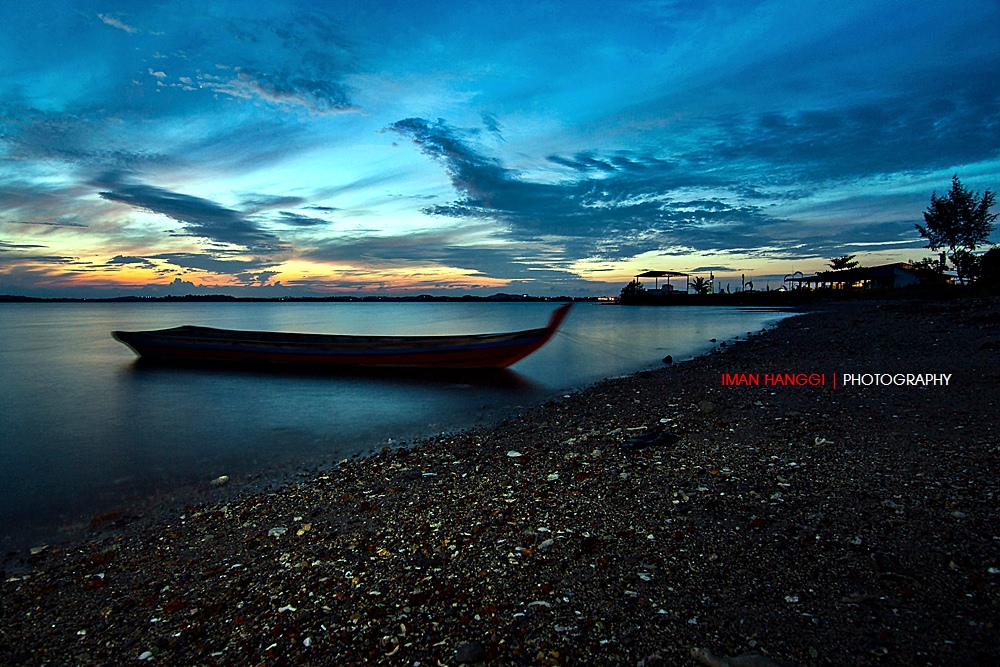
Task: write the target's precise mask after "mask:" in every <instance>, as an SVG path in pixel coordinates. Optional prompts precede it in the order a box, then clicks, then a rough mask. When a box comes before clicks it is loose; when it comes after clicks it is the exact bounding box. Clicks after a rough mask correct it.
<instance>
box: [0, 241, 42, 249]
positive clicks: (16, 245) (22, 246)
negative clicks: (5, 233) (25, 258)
mask: <svg viewBox="0 0 1000 667" xmlns="http://www.w3.org/2000/svg"><path fill="white" fill-rule="evenodd" d="M44 247H45V246H43V245H36V244H32V243H7V242H6V241H0V252H10V251H12V250H23V249H25V248H44Z"/></svg>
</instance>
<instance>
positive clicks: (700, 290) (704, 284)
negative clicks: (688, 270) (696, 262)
mask: <svg viewBox="0 0 1000 667" xmlns="http://www.w3.org/2000/svg"><path fill="white" fill-rule="evenodd" d="M711 286H712V284H711V283H710V282H708V280H707V279H705V278H702V277H701V276H698V277H697V278H695V279H694V280H692V281H691V288H692V289H693V290H694V293H695V294H708V290H709V288H710V287H711Z"/></svg>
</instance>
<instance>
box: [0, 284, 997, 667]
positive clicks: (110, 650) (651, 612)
mask: <svg viewBox="0 0 1000 667" xmlns="http://www.w3.org/2000/svg"><path fill="white" fill-rule="evenodd" d="M743 338H745V340H740V341H738V342H735V343H730V344H727V345H725V346H721V345H720V346H719V347H718V348H717V350H716V351H715V352H713V353H711V354H709V355H706V356H703V357H700V358H698V359H695V360H693V361H690V362H685V363H682V364H675V365H670V366H666V365H665V366H664V367H663V368H662V369H658V370H655V371H648V372H643V373H640V374H638V375H635V376H632V377H628V378H621V379H612V380H608V381H605V382H602V383H599V384H597V385H594V386H592V387H589V388H587V389H585V390H582V391H579V392H575V393H572V394H569V395H567V396H564V397H561V398H559V399H557V400H552V401H549V402H548V403H546V404H544V405H541V406H537V407H535V408H531V409H530V410H526V411H525V412H524V413H522V414H520V415H517V416H511V417H510V418H508V419H507V420H505V421H503V422H501V423H499V424H495V425H491V426H489V427H482V428H476V429H472V430H468V431H462V432H459V433H454V434H448V435H442V436H438V437H434V438H429V439H426V440H423V441H420V442H417V443H412V444H410V445H409V446H407V447H405V448H401V449H393V450H384V451H383V452H382V453H380V454H378V455H374V456H372V457H370V458H367V459H363V460H352V461H349V462H344V463H343V464H341V465H340V466H339V467H337V468H335V469H330V470H307V471H306V470H304V471H302V472H301V474H300V475H299V476H298V481H296V482H294V483H291V484H288V485H285V486H281V487H277V488H273V489H270V490H267V491H259V490H257V491H253V492H250V491H246V490H241V488H240V484H241V482H240V480H238V479H234V480H232V481H231V482H230V483H229V484H228V485H227V486H224V487H220V488H215V487H212V486H210V485H209V484H208V483H207V482H206V484H205V489H204V492H203V493H202V494H201V500H202V501H201V502H200V503H199V504H198V505H195V506H189V507H185V508H182V509H179V510H176V511H172V512H170V513H165V515H164V516H157V517H153V516H149V515H148V514H147V515H146V516H144V517H134V516H130V515H128V514H127V513H125V514H121V515H115V516H108V517H95V519H94V521H93V522H92V528H91V535H90V537H89V539H87V540H86V541H82V542H74V543H65V544H50V545H47V546H45V547H42V545H39V547H38V548H37V549H35V550H34V553H32V554H28V553H16V554H7V555H6V557H5V559H4V562H3V568H4V572H3V574H4V577H3V579H4V582H3V584H2V586H3V588H2V597H0V610H2V613H0V664H4V665H70V664H73V665H112V664H114V665H118V664H125V663H134V662H136V661H142V663H141V664H162V665H345V666H346V665H352V664H354V665H362V664H394V665H395V664H398V665H422V666H437V665H456V664H474V663H477V662H484V663H487V664H514V665H520V664H524V665H575V664H593V665H616V664H621V665H643V666H645V667H652V666H654V665H696V664H699V663H697V662H696V661H695V659H694V657H692V654H691V651H692V649H693V648H703V649H708V650H710V651H712V652H713V653H714V654H715V655H716V656H723V657H724V656H740V655H742V654H745V653H748V652H749V653H756V654H759V656H761V657H760V658H759V660H758V662H757V663H753V664H759V665H776V664H786V663H787V664H794V665H831V666H832V665H837V666H846V665H941V666H949V667H951V666H955V665H970V666H971V665H976V666H983V665H996V664H1000V631H998V627H997V626H998V624H1000V519H998V498H997V494H998V492H1000V481H998V475H1000V466H998V455H1000V444H998V431H997V429H998V428H1000V427H998V424H1000V407H998V400H997V399H998V396H1000V392H998V389H997V387H998V381H1000V300H984V299H979V300H963V301H956V302H950V303H949V302H913V301H907V302H903V301H900V302H890V301H887V302H848V303H838V304H833V305H829V306H818V307H815V308H814V309H813V310H812V311H811V312H809V313H807V314H804V315H801V316H799V317H795V318H791V319H788V320H785V321H783V322H781V323H780V324H779V325H777V326H776V327H775V328H773V329H771V330H768V331H766V332H763V333H759V334H754V335H752V336H749V337H743ZM845 375H846V376H847V377H846V378H845ZM945 376H947V380H945ZM820 378H821V380H820ZM754 379H756V380H757V382H758V384H754V383H753V381H754ZM845 379H846V380H847V381H848V384H847V385H846V386H845V384H844V382H845ZM855 379H856V381H855ZM727 382H728V385H727V384H724V383H727ZM651 430H652V431H656V430H662V431H664V432H665V433H668V434H670V435H671V436H677V437H676V438H675V437H664V438H662V439H661V441H660V442H654V443H653V444H651V445H650V446H647V447H641V448H640V447H635V448H629V449H623V447H622V445H623V443H627V442H628V441H629V440H631V439H632V438H635V437H636V436H639V435H642V434H648V433H649V431H651ZM391 436H392V434H386V437H391ZM709 661H711V659H709ZM716 663H717V664H719V665H726V664H734V665H738V664H740V663H739V662H738V661H736V662H732V663H727V662H724V661H722V660H721V658H720V660H717V661H716ZM743 664H749V663H747V662H744V663H743Z"/></svg>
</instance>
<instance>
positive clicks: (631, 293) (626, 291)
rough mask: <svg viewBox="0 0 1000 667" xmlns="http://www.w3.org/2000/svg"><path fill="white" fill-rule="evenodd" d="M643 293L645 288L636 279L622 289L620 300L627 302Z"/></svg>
mask: <svg viewBox="0 0 1000 667" xmlns="http://www.w3.org/2000/svg"><path fill="white" fill-rule="evenodd" d="M645 293H646V288H645V287H643V285H642V283H640V282H639V280H638V279H636V280H633V281H632V282H630V283H629V284H628V285H626V286H625V287H623V288H622V292H621V300H622V301H629V300H631V299H635V298H636V297H637V296H640V295H642V294H645Z"/></svg>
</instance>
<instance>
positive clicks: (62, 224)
mask: <svg viewBox="0 0 1000 667" xmlns="http://www.w3.org/2000/svg"><path fill="white" fill-rule="evenodd" d="M14 224H16V225H41V226H43V227H87V225H84V224H81V223H79V222H53V221H44V222H35V221H27V220H19V221H18V222H15V223H14Z"/></svg>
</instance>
